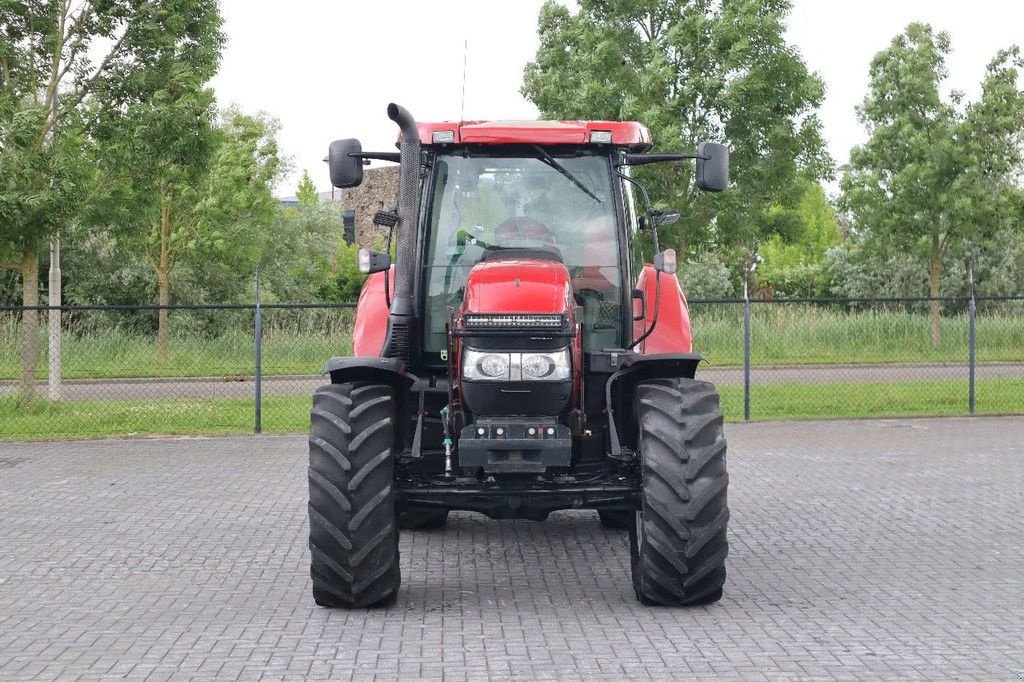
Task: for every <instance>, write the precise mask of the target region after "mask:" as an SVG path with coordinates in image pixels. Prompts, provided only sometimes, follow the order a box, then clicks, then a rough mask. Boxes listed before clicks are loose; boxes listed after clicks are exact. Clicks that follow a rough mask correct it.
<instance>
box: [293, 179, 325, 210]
mask: <svg viewBox="0 0 1024 682" xmlns="http://www.w3.org/2000/svg"><path fill="white" fill-rule="evenodd" d="M295 198H296V199H298V201H299V207H300V208H310V207H311V206H316V204H317V203H318V202H319V201H320V193H319V192H317V191H316V184H315V183H314V182H313V178H311V177H309V171H308V170H304V171H302V180H300V181H299V186H298V188H297V189H296V190H295Z"/></svg>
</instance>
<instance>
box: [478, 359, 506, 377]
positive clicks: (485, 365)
mask: <svg viewBox="0 0 1024 682" xmlns="http://www.w3.org/2000/svg"><path fill="white" fill-rule="evenodd" d="M477 369H479V370H480V373H481V374H483V375H485V376H489V377H494V378H497V377H502V376H508V356H507V355H485V356H483V357H482V358H480V360H479V361H478V362H477Z"/></svg>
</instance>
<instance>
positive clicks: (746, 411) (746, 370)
mask: <svg viewBox="0 0 1024 682" xmlns="http://www.w3.org/2000/svg"><path fill="white" fill-rule="evenodd" d="M747 278H748V279H749V274H748V275H747ZM747 289H748V287H747V280H746V279H744V281H743V420H744V421H750V292H749V291H748V290H747Z"/></svg>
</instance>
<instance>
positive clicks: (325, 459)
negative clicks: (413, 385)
mask: <svg viewBox="0 0 1024 682" xmlns="http://www.w3.org/2000/svg"><path fill="white" fill-rule="evenodd" d="M394 404H395V401H394V395H393V391H392V389H391V387H390V386H386V385H382V384H369V383H345V384H331V385H329V386H324V387H322V388H320V389H318V390H317V391H316V393H314V394H313V410H312V412H311V415H310V421H311V424H310V434H309V551H310V575H311V577H312V579H313V599H314V601H315V602H316V603H317V604H319V605H320V606H329V607H341V608H348V609H356V608H364V607H368V606H387V605H389V604H392V603H394V601H395V598H396V597H397V595H398V588H399V585H401V582H402V579H401V574H400V572H399V568H398V523H397V518H396V513H395V503H396V496H395V490H394V485H393V481H394V468H395V462H394V454H393V452H392V450H393V447H394V429H395V426H396V425H397V424H398V419H397V416H396V415H395V408H394Z"/></svg>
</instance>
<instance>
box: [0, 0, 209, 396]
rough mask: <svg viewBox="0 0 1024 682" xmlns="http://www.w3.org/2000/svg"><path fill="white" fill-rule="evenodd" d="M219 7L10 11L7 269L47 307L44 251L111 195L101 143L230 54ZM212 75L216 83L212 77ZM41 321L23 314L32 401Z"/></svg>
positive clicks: (188, 0) (36, 1)
mask: <svg viewBox="0 0 1024 682" xmlns="http://www.w3.org/2000/svg"><path fill="white" fill-rule="evenodd" d="M220 23H221V22H220V14H219V11H218V6H217V2H216V0H154V1H153V2H139V1H138V0H103V1H102V2H100V1H99V0H82V2H78V3H71V2H66V1H63V2H55V1H53V0H24V1H22V2H2V3H0V159H2V161H0V266H3V267H6V268H20V270H21V284H22V302H23V303H24V304H25V305H26V306H32V305H35V304H36V303H38V300H39V296H38V288H39V282H38V280H39V251H40V249H41V247H42V245H43V244H44V243H45V241H46V240H47V239H48V238H50V237H51V236H53V235H55V234H57V233H59V232H60V231H62V230H66V229H67V228H68V227H69V225H70V224H71V223H72V222H75V221H76V220H77V219H80V218H81V217H82V214H83V212H84V211H85V209H86V208H87V207H88V206H90V205H91V204H92V203H94V202H96V201H97V200H98V197H99V196H100V195H102V194H106V193H107V192H108V188H107V186H106V181H105V179H104V178H103V175H102V174H101V173H99V172H97V171H98V166H97V165H95V164H94V163H93V162H92V160H91V158H90V156H91V154H90V152H92V151H95V149H96V145H93V144H92V142H93V141H94V140H93V138H92V137H90V134H91V133H94V132H95V131H96V130H97V129H100V128H103V127H105V126H106V127H110V126H112V125H113V122H114V121H119V120H121V119H123V118H124V117H125V116H124V115H125V112H127V111H130V110H131V108H132V107H133V106H136V105H139V104H140V103H144V102H147V101H148V100H150V98H152V97H153V96H154V94H155V93H158V92H160V91H163V90H170V89H173V87H175V79H176V78H177V77H178V76H179V75H181V74H182V73H183V72H187V71H188V69H190V68H191V67H192V65H194V64H204V63H205V64H213V65H214V66H213V68H214V70H215V69H216V66H215V64H216V61H217V57H218V55H219V52H220V47H221V43H222V42H223V37H222V36H221V33H220ZM211 75H212V74H211ZM37 318H38V315H37V314H36V313H35V312H34V311H26V312H25V313H24V315H23V320H24V325H23V333H24V338H23V340H22V344H21V357H22V366H23V371H22V379H21V391H22V396H23V398H24V400H25V402H26V403H27V402H31V400H32V397H33V393H34V390H35V387H34V384H33V382H32V367H33V366H34V365H35V362H36V359H37V355H38V340H37V334H36V325H37Z"/></svg>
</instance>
